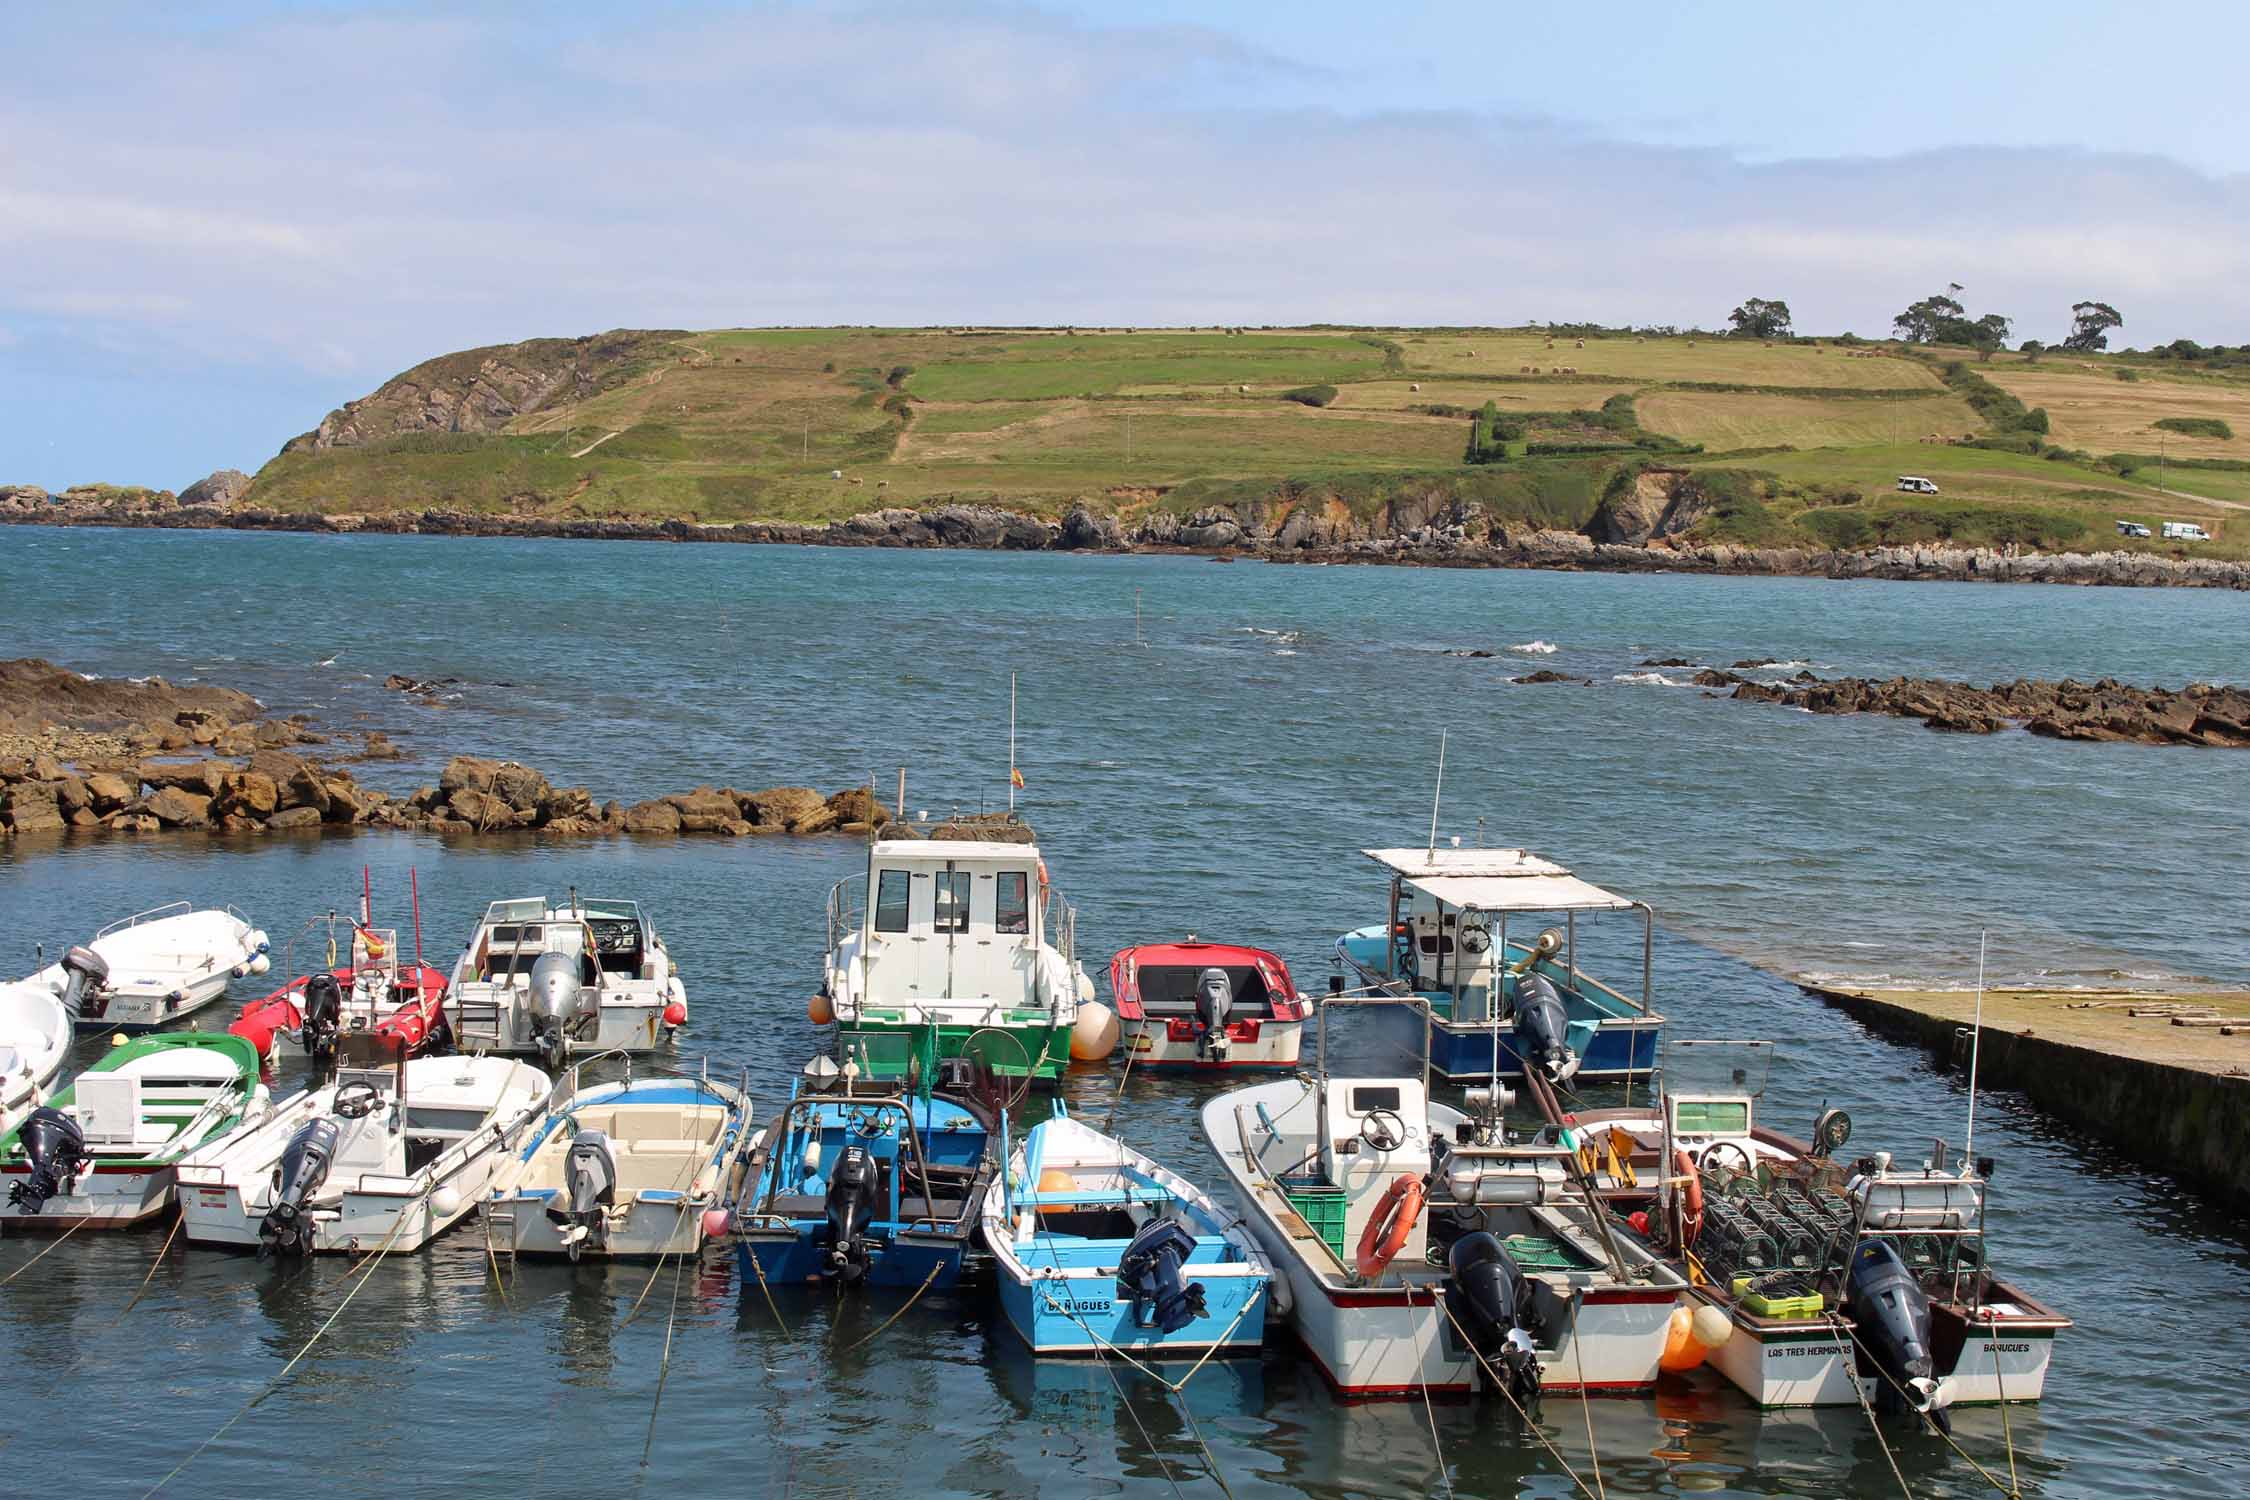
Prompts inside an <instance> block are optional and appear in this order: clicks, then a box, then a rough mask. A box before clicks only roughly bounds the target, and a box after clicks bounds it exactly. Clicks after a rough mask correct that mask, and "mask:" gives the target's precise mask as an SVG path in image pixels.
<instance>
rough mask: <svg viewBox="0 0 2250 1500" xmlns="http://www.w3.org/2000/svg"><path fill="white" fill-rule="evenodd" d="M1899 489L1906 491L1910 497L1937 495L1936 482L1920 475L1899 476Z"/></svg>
mask: <svg viewBox="0 0 2250 1500" xmlns="http://www.w3.org/2000/svg"><path fill="white" fill-rule="evenodd" d="M1898 487H1899V488H1900V489H1902V490H1904V491H1906V492H1907V493H1908V494H1910V495H1934V494H1936V493H1937V484H1936V482H1935V481H1934V480H1929V479H1924V478H1923V477H1922V476H1921V475H1919V474H1901V475H1899V476H1898Z"/></svg>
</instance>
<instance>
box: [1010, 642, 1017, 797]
mask: <svg viewBox="0 0 2250 1500" xmlns="http://www.w3.org/2000/svg"><path fill="white" fill-rule="evenodd" d="M1015 810H1016V674H1015V673H1013V672H1010V673H1009V674H1008V811H1010V812H1014V811H1015Z"/></svg>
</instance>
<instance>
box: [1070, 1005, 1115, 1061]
mask: <svg viewBox="0 0 2250 1500" xmlns="http://www.w3.org/2000/svg"><path fill="white" fill-rule="evenodd" d="M1116 1050H1117V1012H1115V1011H1113V1010H1111V1009H1110V1008H1109V1007H1108V1006H1106V1005H1104V1004H1102V1003H1101V1002H1100V1001H1099V1000H1089V1001H1087V1002H1086V1003H1085V1004H1084V1005H1081V1006H1079V1007H1078V1019H1077V1020H1076V1021H1075V1022H1073V1023H1072V1025H1071V1028H1070V1055H1071V1058H1072V1060H1073V1061H1076V1062H1100V1061H1101V1060H1102V1059H1103V1058H1105V1057H1107V1056H1109V1055H1110V1053H1112V1052H1114V1051H1116Z"/></svg>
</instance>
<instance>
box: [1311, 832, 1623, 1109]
mask: <svg viewBox="0 0 2250 1500" xmlns="http://www.w3.org/2000/svg"><path fill="white" fill-rule="evenodd" d="M1362 852H1363V853H1365V854H1366V855H1367V857H1368V858H1369V859H1372V860H1373V861H1375V863H1376V864H1378V865H1380V866H1382V867H1383V869H1384V870H1385V871H1386V872H1388V874H1389V875H1390V887H1391V889H1390V917H1389V920H1388V921H1385V922H1382V923H1378V924H1376V925H1374V926H1369V927H1360V928H1356V929H1354V930H1352V931H1350V932H1347V933H1345V934H1344V935H1343V936H1342V937H1340V938H1338V939H1337V940H1336V954H1337V957H1338V958H1339V959H1341V960H1342V961H1343V962H1344V964H1346V965H1347V966H1348V967H1350V968H1351V969H1352V970H1353V971H1354V972H1355V973H1356V974H1357V975H1358V976H1359V978H1360V980H1361V982H1362V983H1363V984H1365V985H1366V986H1367V987H1368V988H1370V989H1371V990H1373V991H1375V992H1376V993H1378V994H1389V995H1398V996H1406V995H1419V996H1420V997H1421V998H1422V999H1424V1000H1426V1001H1428V1002H1429V1008H1430V1018H1429V1035H1428V1039H1427V1042H1428V1047H1429V1058H1430V1068H1431V1071H1432V1072H1434V1073H1436V1074H1437V1075H1439V1076H1440V1077H1442V1078H1445V1079H1447V1080H1449V1081H1452V1082H1464V1081H1470V1080H1478V1079H1490V1078H1492V1077H1494V1076H1495V1075H1497V1076H1499V1077H1501V1078H1521V1077H1522V1076H1523V1075H1524V1071H1525V1064H1526V1062H1527V1061H1529V1062H1530V1063H1532V1064H1533V1065H1534V1066H1535V1067H1536V1068H1537V1069H1538V1071H1540V1072H1541V1073H1543V1074H1545V1075H1546V1076H1547V1077H1548V1078H1549V1079H1550V1080H1552V1081H1554V1082H1558V1083H1559V1082H1561V1081H1563V1080H1564V1079H1568V1078H1572V1077H1576V1078H1577V1079H1579V1080H1580V1081H1582V1082H1589V1083H1599V1082H1622V1081H1625V1080H1628V1079H1634V1080H1638V1079H1644V1078H1647V1077H1648V1076H1649V1075H1650V1074H1651V1073H1653V1072H1654V1071H1655V1068H1656V1057H1657V1047H1658V1044H1659V1042H1660V1041H1661V1040H1662V1037H1663V1034H1664V1018H1663V1017H1662V1016H1660V1015H1658V1014H1657V1013H1656V1012H1655V1011H1654V1010H1653V1009H1652V1008H1651V1007H1650V1000H1649V994H1650V980H1651V972H1650V971H1651V966H1652V959H1653V952H1654V942H1655V915H1654V913H1653V912H1651V911H1650V909H1649V907H1648V905H1647V903H1645V902H1641V901H1634V900H1630V899H1628V898H1626V897H1624V896H1619V895H1615V894H1613V893H1612V892H1609V891H1605V890H1603V889H1602V888H1601V887H1600V886H1597V885H1593V884H1591V883H1589V882H1587V881H1584V880H1581V879H1579V878H1578V877H1577V876H1575V875H1573V874H1571V873H1570V872H1569V871H1568V870H1566V869H1564V868H1563V867H1562V866H1561V865H1558V864H1556V863H1554V862H1553V861H1552V860H1548V859H1542V858H1540V857H1539V856H1538V855H1536V854H1532V853H1530V852H1529V851H1527V850H1523V849H1451V848H1435V847H1433V848H1428V849H1368V850H1363V851H1362ZM1626 911H1637V912H1639V913H1640V915H1641V994H1640V998H1639V999H1638V1000H1633V999H1628V998H1626V997H1625V996H1624V995H1622V994H1620V993H1618V992H1617V991H1616V990H1613V989H1611V988H1610V987H1609V986H1608V985H1605V984H1602V983H1601V982H1599V981H1598V980H1595V979H1593V978H1592V977H1591V976H1589V975H1587V974H1586V973H1584V972H1583V971H1582V970H1581V969H1580V968H1579V967H1578V937H1579V934H1578V925H1579V918H1580V917H1581V916H1587V915H1591V914H1596V913H1602V912H1626ZM1511 919H1513V925H1514V929H1515V930H1514V931H1513V932H1511V931H1510V926H1511ZM1558 920H1559V921H1560V922H1561V923H1562V925H1561V926H1559V927H1558V926H1555V925H1553V924H1554V923H1556V922H1557V921H1558ZM1386 1015H1387V1018H1388V1022H1389V1023H1390V1024H1395V1025H1398V1026H1401V1027H1405V1028H1408V1029H1409V1030H1410V1031H1411V1032H1412V1034H1408V1031H1402V1032H1401V1033H1400V1034H1399V1035H1398V1036H1397V1037H1396V1038H1394V1040H1395V1041H1396V1042H1397V1044H1398V1045H1399V1047H1400V1048H1401V1049H1402V1053H1403V1055H1407V1056H1419V1054H1420V1053H1421V1051H1422V1048H1423V1045H1424V1039H1423V1037H1422V1036H1421V1035H1420V1034H1419V1028H1420V1026H1421V1022H1420V1020H1419V1019H1418V1017H1417V1014H1416V1012H1415V1010H1414V1009H1413V1008H1412V1007H1407V1006H1399V1007H1396V1008H1395V1009H1390V1008H1386Z"/></svg>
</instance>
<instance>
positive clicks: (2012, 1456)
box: [1850, 1329, 2023, 1500]
mask: <svg viewBox="0 0 2250 1500" xmlns="http://www.w3.org/2000/svg"><path fill="white" fill-rule="evenodd" d="M1850 1332H1851V1338H1852V1342H1853V1343H1854V1344H1857V1345H1858V1346H1859V1347H1860V1348H1862V1349H1865V1348H1866V1347H1867V1345H1866V1342H1865V1341H1864V1340H1862V1339H1861V1338H1860V1336H1859V1332H1858V1330H1857V1329H1853V1330H1850ZM1868 1362H1869V1363H1871V1364H1873V1365H1874V1366H1875V1373H1876V1374H1878V1375H1880V1376H1882V1377H1883V1379H1884V1380H1885V1381H1887V1382H1888V1383H1889V1384H1890V1387H1891V1389H1892V1390H1894V1391H1897V1392H1898V1393H1899V1396H1900V1397H1901V1398H1902V1399H1904V1400H1905V1401H1906V1402H1907V1403H1908V1404H1909V1405H1912V1404H1913V1401H1914V1393H1913V1392H1912V1391H1909V1390H1908V1389H1906V1387H1904V1386H1902V1385H1900V1384H1899V1383H1898V1380H1897V1378H1896V1377H1895V1376H1893V1375H1892V1374H1891V1372H1890V1371H1888V1370H1886V1369H1884V1368H1883V1366H1882V1364H1881V1362H1880V1361H1878V1360H1876V1359H1875V1358H1874V1351H1873V1350H1868ZM1999 1367H2000V1360H1999V1356H1998V1354H1997V1353H1995V1354H1994V1356H1993V1370H1994V1372H1995V1375H1997V1373H1998V1371H1999ZM1852 1387H1853V1389H1854V1390H1856V1389H1858V1387H1859V1382H1858V1381H1857V1380H1856V1379H1855V1380H1853V1382H1852ZM2000 1421H2001V1425H2002V1427H2003V1428H2006V1426H2007V1424H2008V1402H2007V1391H2006V1389H2005V1388H2004V1387H2003V1389H2002V1391H2001V1401H2000ZM1929 1427H1930V1430H1931V1431H1932V1432H1934V1433H1936V1434H1937V1435H1938V1436H1939V1437H1941V1438H1943V1439H1945V1444H1946V1446H1947V1447H1949V1448H1951V1449H1952V1450H1953V1451H1954V1452H1955V1453H1957V1454H1959V1455H1960V1456H1961V1461H1962V1462H1963V1463H1965V1464H1967V1465H1968V1466H1969V1467H1970V1468H1972V1469H1974V1470H1976V1471H1977V1473H1978V1474H1980V1475H1982V1476H1983V1478H1984V1482H1985V1483H1986V1484H1989V1485H1991V1486H1992V1487H1993V1488H1994V1489H1995V1490H1998V1491H1999V1492H2000V1493H2001V1494H2003V1495H2005V1496H2007V1497H2008V1500H2021V1496H2022V1493H2023V1492H2022V1491H2021V1490H2020V1489H2018V1488H2016V1487H2015V1486H2014V1485H2012V1484H2002V1483H2001V1482H2000V1478H1999V1476H1998V1475H1996V1474H1994V1473H1993V1472H1992V1471H1991V1470H1990V1469H1988V1468H1986V1467H1985V1466H1984V1465H1983V1464H1980V1463H1978V1462H1977V1461H1976V1459H1975V1458H1973V1457H1972V1456H1971V1455H1970V1453H1969V1450H1968V1449H1966V1448H1964V1447H1962V1446H1961V1442H1960V1439H1958V1438H1956V1437H1954V1435H1953V1434H1952V1433H1950V1432H1947V1431H1946V1430H1945V1429H1944V1428H1942V1427H1940V1426H1938V1425H1937V1423H1935V1422H1931V1423H1930V1424H1929ZM2015 1462H2016V1453H2015V1444H2014V1442H2013V1441H2012V1440H2011V1441H2010V1443H2009V1446H2008V1470H2009V1477H2010V1478H2011V1479H2012V1478H2013V1477H2014V1474H2015Z"/></svg>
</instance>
